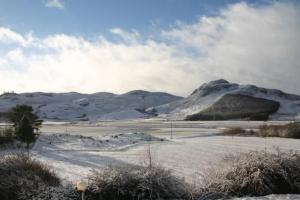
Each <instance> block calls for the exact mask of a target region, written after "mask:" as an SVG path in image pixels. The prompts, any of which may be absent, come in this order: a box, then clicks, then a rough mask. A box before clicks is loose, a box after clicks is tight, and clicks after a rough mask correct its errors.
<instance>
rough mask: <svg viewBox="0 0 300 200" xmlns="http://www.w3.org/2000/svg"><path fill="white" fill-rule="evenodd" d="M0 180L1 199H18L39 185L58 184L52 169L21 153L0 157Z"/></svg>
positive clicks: (58, 181)
mask: <svg viewBox="0 0 300 200" xmlns="http://www.w3.org/2000/svg"><path fill="white" fill-rule="evenodd" d="M0 180H1V181H0V199H1V200H12V199H18V198H19V197H20V195H21V194H26V193H28V192H29V191H34V190H37V189H38V188H40V187H46V186H58V185H59V184H60V180H59V178H58V177H57V175H56V174H55V172H54V171H53V170H52V169H50V168H49V167H48V166H46V165H44V164H43V163H41V162H39V161H36V160H34V159H32V158H30V157H28V156H26V155H23V154H18V155H6V156H2V157H0Z"/></svg>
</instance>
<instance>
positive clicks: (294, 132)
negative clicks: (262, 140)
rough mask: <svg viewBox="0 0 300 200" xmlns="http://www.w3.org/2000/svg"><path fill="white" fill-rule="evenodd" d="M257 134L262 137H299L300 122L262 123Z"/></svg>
mask: <svg viewBox="0 0 300 200" xmlns="http://www.w3.org/2000/svg"><path fill="white" fill-rule="evenodd" d="M258 135H259V136H262V137H283V138H300V123H299V122H293V123H289V124H286V125H264V126H261V127H260V128H259V132H258Z"/></svg>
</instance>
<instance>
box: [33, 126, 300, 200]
mask: <svg viewBox="0 0 300 200" xmlns="http://www.w3.org/2000/svg"><path fill="white" fill-rule="evenodd" d="M268 123H273V124H278V123H280V124H282V123H286V122H268ZM262 124H264V122H238V121H228V122H183V121H173V122H172V121H154V120H139V121H108V122H98V123H94V124H89V123H80V124H78V123H77V124H61V123H59V124H53V123H51V124H45V125H44V126H43V128H42V135H41V137H40V138H39V140H38V141H37V143H36V145H35V146H34V148H33V150H32V154H34V155H35V156H36V157H37V158H38V159H40V160H42V161H44V162H46V163H47V164H50V165H52V166H53V167H54V168H55V169H56V171H57V172H58V173H59V174H60V176H61V177H62V178H63V179H65V180H68V181H69V180H70V181H77V180H79V179H85V178H86V177H87V176H88V174H89V173H90V170H92V169H101V168H102V167H105V166H107V165H109V164H132V165H146V164H147V163H148V161H149V156H148V155H149V152H151V157H152V160H153V162H156V163H157V164H159V165H162V166H163V167H165V168H168V169H171V170H172V171H173V173H174V174H175V175H177V176H179V177H182V178H184V179H185V180H186V181H188V182H190V183H195V184H197V183H199V181H200V180H201V175H202V174H203V171H205V169H207V168H209V167H211V166H216V165H217V164H218V162H219V161H220V160H221V159H222V158H223V157H224V155H226V154H228V153H235V152H246V151H249V150H269V151H274V150H275V147H279V148H280V149H281V150H287V151H288V150H297V151H300V140H296V139H283V138H258V137H231V136H218V135H217V133H219V131H220V130H222V129H223V128H225V127H233V126H241V127H244V128H247V129H256V128H258V126H260V125H262ZM80 135H82V136H80ZM162 139H163V140H162ZM243 199H245V200H246V199H247V200H248V198H243ZM250 199H251V198H249V200H250ZM265 199H266V200H269V199H276V200H280V199H300V196H286V195H285V196H278V195H277V196H276V197H275V196H269V197H262V198H259V200H265ZM255 200H258V198H255Z"/></svg>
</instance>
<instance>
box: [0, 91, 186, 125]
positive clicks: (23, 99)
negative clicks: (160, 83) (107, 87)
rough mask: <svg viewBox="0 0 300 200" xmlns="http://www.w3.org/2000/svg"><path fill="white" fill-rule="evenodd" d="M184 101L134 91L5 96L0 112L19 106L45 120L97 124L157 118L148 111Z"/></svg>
mask: <svg viewBox="0 0 300 200" xmlns="http://www.w3.org/2000/svg"><path fill="white" fill-rule="evenodd" d="M179 99H182V97H178V96H175V95H171V94H168V93H163V92H147V91H143V90H134V91H130V92H128V93H125V94H121V95H117V94H113V93H108V92H98V93H94V94H81V93H77V92H69V93H43V92H34V93H21V94H15V93H5V94H3V95H1V96H0V112H6V111H8V110H9V109H10V108H12V107H13V106H15V105H17V104H27V105H30V106H32V107H33V108H34V110H35V112H36V113H37V114H38V115H39V116H40V117H41V118H42V119H45V120H53V121H83V120H84V121H87V120H89V121H94V120H118V119H137V118H147V117H153V115H152V114H151V113H146V112H144V111H145V109H146V108H147V107H152V106H158V105H162V104H166V103H169V102H172V101H176V100H179Z"/></svg>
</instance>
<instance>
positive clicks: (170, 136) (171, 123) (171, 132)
mask: <svg viewBox="0 0 300 200" xmlns="http://www.w3.org/2000/svg"><path fill="white" fill-rule="evenodd" d="M170 138H171V139H173V120H172V119H171V136H170Z"/></svg>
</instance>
